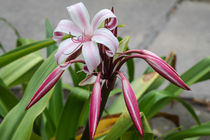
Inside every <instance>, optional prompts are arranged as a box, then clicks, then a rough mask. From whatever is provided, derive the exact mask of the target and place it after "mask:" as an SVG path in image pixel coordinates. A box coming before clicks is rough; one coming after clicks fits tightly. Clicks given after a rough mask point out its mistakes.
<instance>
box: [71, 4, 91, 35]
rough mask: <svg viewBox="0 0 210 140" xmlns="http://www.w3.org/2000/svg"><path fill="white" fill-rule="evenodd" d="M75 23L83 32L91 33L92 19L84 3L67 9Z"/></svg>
mask: <svg viewBox="0 0 210 140" xmlns="http://www.w3.org/2000/svg"><path fill="white" fill-rule="evenodd" d="M67 10H68V12H69V14H70V15H71V18H72V20H73V21H74V23H75V24H76V25H77V26H79V28H80V29H81V31H82V32H85V33H90V17H89V14H88V11H87V8H86V7H85V6H84V4H83V3H81V2H80V3H77V4H74V5H72V6H69V7H67Z"/></svg>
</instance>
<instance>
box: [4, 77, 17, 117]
mask: <svg viewBox="0 0 210 140" xmlns="http://www.w3.org/2000/svg"><path fill="white" fill-rule="evenodd" d="M17 103H18V98H17V97H16V96H15V95H14V94H13V93H12V92H11V91H10V89H9V88H8V87H7V86H6V85H5V83H4V82H3V81H2V79H0V115H1V116H3V117H5V116H6V114H7V113H8V112H9V110H10V109H12V108H13V107H14V106H15V105H16V104H17Z"/></svg>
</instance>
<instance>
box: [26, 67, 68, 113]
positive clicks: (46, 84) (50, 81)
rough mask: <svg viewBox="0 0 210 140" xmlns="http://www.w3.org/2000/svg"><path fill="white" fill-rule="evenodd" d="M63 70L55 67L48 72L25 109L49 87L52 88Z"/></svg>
mask: <svg viewBox="0 0 210 140" xmlns="http://www.w3.org/2000/svg"><path fill="white" fill-rule="evenodd" d="M63 72H64V70H62V69H61V68H60V67H57V68H56V69H55V70H53V72H52V73H50V75H49V76H48V77H47V78H46V79H45V80H44V82H43V83H42V85H41V86H40V87H39V89H38V90H37V91H36V93H35V94H34V96H33V97H32V99H31V101H30V103H29V104H28V105H27V107H26V110H27V109H29V108H30V107H31V106H32V105H34V104H35V103H36V102H38V101H39V100H40V99H41V98H42V97H43V96H44V95H45V94H46V93H47V92H48V91H49V90H50V89H52V88H53V86H54V85H55V84H56V83H57V81H58V80H59V79H60V77H61V75H62V74H63Z"/></svg>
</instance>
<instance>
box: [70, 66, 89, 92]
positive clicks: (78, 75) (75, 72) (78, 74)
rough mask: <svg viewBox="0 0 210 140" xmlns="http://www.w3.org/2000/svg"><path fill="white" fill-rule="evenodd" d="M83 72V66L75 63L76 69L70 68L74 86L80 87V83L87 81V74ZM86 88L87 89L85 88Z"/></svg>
mask: <svg viewBox="0 0 210 140" xmlns="http://www.w3.org/2000/svg"><path fill="white" fill-rule="evenodd" d="M81 70H82V64H80V63H75V64H74V67H72V66H71V67H69V72H70V75H71V78H72V81H73V84H74V86H79V83H80V82H81V81H82V80H83V79H85V77H86V74H85V73H84V72H83V71H81ZM83 88H86V87H83Z"/></svg>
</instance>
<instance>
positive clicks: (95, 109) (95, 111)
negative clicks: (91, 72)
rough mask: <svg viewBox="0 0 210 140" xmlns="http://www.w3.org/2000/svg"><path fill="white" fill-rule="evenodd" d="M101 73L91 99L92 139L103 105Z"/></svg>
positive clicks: (90, 127)
mask: <svg viewBox="0 0 210 140" xmlns="http://www.w3.org/2000/svg"><path fill="white" fill-rule="evenodd" d="M100 77H101V73H99V74H98V76H97V79H96V81H95V83H94V87H93V91H92V95H91V100H90V111H89V132H90V139H91V140H92V139H93V137H94V135H95V131H96V128H97V124H98V119H99V113H100V105H101V85H100Z"/></svg>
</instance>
